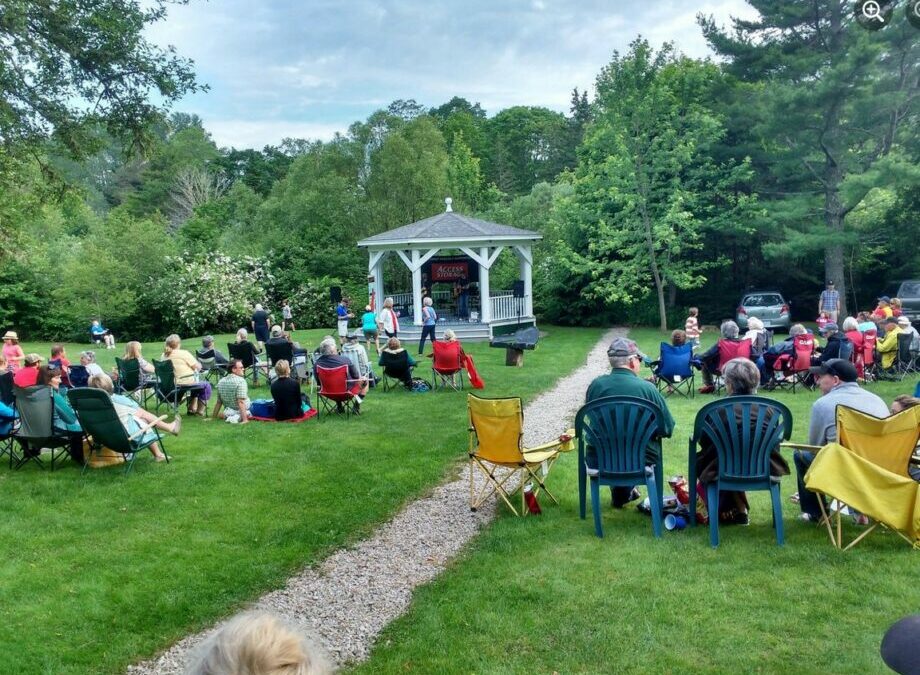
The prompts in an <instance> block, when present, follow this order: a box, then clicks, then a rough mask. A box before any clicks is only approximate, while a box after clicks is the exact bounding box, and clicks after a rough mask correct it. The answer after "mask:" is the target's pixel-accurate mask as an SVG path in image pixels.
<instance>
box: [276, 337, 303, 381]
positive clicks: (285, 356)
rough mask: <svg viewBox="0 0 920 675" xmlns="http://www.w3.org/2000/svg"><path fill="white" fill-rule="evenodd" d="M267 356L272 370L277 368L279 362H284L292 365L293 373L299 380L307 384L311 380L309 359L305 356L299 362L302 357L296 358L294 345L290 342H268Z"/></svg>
mask: <svg viewBox="0 0 920 675" xmlns="http://www.w3.org/2000/svg"><path fill="white" fill-rule="evenodd" d="M265 355H266V356H267V357H268V363H269V365H270V366H271V367H272V368H274V367H275V364H276V363H278V361H282V360H284V361H287V362H288V363H289V364H290V365H291V372H292V373H293V374H294V375H295V376H296V377H297V379H298V380H301V381H304V382H306V381H307V380H309V379H310V363H309V358H307V357H306V355H304V356H303V357H301V360H300V361H297V358H298V357H300V355H298V356H294V345H293V344H291V343H290V342H285V343H283V344H281V343H277V344H276V343H272V342H266V343H265Z"/></svg>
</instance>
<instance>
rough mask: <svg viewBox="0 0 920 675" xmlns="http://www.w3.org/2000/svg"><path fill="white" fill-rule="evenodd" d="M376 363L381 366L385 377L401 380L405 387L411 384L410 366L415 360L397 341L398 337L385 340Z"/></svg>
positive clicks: (411, 366) (413, 364)
mask: <svg viewBox="0 0 920 675" xmlns="http://www.w3.org/2000/svg"><path fill="white" fill-rule="evenodd" d="M377 364H378V365H379V366H380V367H381V368H383V372H384V373H385V374H386V376H387V377H392V378H393V379H395V380H399V381H400V382H402V383H403V384H404V385H405V386H406V387H407V388H409V387H411V386H412V368H413V366H415V360H414V359H413V358H412V356H411V355H410V354H409V352H407V351H406V350H405V349H403V348H402V345H400V343H399V338H395V337H392V338H390V339H389V340H387V346H386V348H385V349H384V350H383V351H381V352H380V360H379V361H378V362H377Z"/></svg>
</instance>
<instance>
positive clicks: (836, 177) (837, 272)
mask: <svg viewBox="0 0 920 675" xmlns="http://www.w3.org/2000/svg"><path fill="white" fill-rule="evenodd" d="M825 176H826V181H825V186H826V187H825V190H824V222H825V224H826V225H827V245H826V246H825V248H824V276H825V281H828V280H832V281H833V282H834V284H836V286H837V290H838V291H839V292H840V316H838V317H837V320H838V321H843V318H844V317H845V316H846V315H847V280H846V278H845V277H844V274H843V219H844V210H843V205H842V204H841V203H840V193H839V191H838V189H837V187H838V186H839V185H840V170H839V168H838V167H837V166H836V165H829V166H827V168H826V171H825Z"/></svg>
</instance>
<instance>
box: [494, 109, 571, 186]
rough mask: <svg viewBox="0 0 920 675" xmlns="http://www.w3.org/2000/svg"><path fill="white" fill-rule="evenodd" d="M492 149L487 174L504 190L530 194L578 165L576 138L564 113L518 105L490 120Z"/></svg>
mask: <svg viewBox="0 0 920 675" xmlns="http://www.w3.org/2000/svg"><path fill="white" fill-rule="evenodd" d="M486 135H487V137H488V139H489V145H490V147H491V152H490V155H489V158H488V159H489V163H488V166H487V167H486V177H487V179H488V180H489V181H490V182H494V183H495V184H496V185H497V186H498V187H499V189H500V190H501V191H502V192H506V193H508V194H512V195H520V194H526V193H527V192H530V189H531V188H532V187H533V186H534V185H536V184H537V183H539V182H541V181H552V180H553V179H554V178H555V177H556V176H557V175H558V174H559V172H561V171H562V170H563V169H567V168H574V166H575V142H574V138H573V136H572V134H571V133H570V130H569V124H568V121H567V120H566V118H565V116H564V115H562V114H561V113H557V112H553V111H552V110H547V109H546V108H537V107H528V106H515V107H513V108H507V109H505V110H502V111H501V112H500V113H498V114H497V115H496V116H495V117H493V118H492V119H490V120H488V122H487V123H486Z"/></svg>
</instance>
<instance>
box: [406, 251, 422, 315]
mask: <svg viewBox="0 0 920 675" xmlns="http://www.w3.org/2000/svg"><path fill="white" fill-rule="evenodd" d="M409 269H410V270H412V323H414V324H415V325H416V326H421V325H422V264H421V263H420V262H419V251H418V249H415V248H414V249H412V264H411V265H410V266H409Z"/></svg>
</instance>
